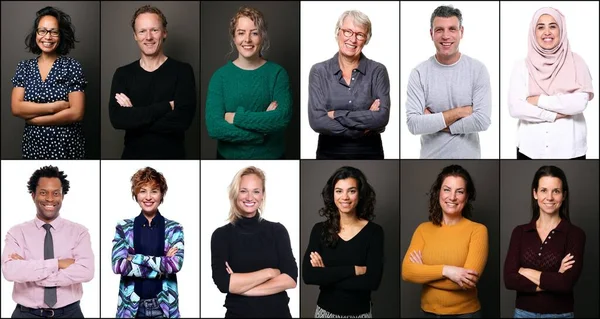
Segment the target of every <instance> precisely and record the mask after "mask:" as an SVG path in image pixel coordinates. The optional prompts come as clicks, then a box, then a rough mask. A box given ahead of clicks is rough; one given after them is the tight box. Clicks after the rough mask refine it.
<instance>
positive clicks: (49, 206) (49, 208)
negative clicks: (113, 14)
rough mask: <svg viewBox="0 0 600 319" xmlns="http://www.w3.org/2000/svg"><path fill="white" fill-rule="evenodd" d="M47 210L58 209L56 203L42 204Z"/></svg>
mask: <svg viewBox="0 0 600 319" xmlns="http://www.w3.org/2000/svg"><path fill="white" fill-rule="evenodd" d="M42 207H44V209H45V210H54V209H56V204H42Z"/></svg>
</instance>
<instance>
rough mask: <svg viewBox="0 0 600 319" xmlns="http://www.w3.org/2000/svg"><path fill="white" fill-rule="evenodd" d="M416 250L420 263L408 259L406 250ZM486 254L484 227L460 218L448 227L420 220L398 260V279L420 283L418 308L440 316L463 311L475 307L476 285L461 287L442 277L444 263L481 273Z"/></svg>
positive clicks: (468, 310) (486, 240) (477, 306)
mask: <svg viewBox="0 0 600 319" xmlns="http://www.w3.org/2000/svg"><path fill="white" fill-rule="evenodd" d="M415 250H420V251H421V254H422V256H423V264H415V263H413V262H411V261H410V259H409V255H410V252H412V251H415ZM487 256H488V234H487V228H486V227H485V226H484V225H482V224H479V223H476V222H473V221H470V220H468V219H466V218H462V219H461V220H460V221H459V222H458V223H456V224H454V225H451V226H448V225H444V224H442V226H435V225H434V224H433V223H431V222H426V223H422V224H421V225H419V227H417V230H415V233H414V234H413V237H412V240H411V242H410V246H409V247H408V251H407V252H406V255H405V256H404V260H403V261H402V279H403V280H405V281H409V282H413V283H418V284H423V290H422V291H421V308H422V309H423V311H426V312H432V313H435V314H440V315H450V314H464V313H471V312H475V311H477V310H479V309H480V308H481V305H480V304H479V299H478V298H477V288H473V289H467V290H463V289H462V288H461V287H460V286H459V285H457V284H456V283H454V282H453V281H451V280H450V279H447V278H445V277H443V276H442V269H443V267H444V265H450V266H458V267H463V268H467V269H473V270H475V271H477V272H478V273H479V274H480V278H481V274H482V273H483V269H484V268H485V263H486V261H487Z"/></svg>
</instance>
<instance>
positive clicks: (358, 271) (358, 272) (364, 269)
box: [354, 266, 367, 276]
mask: <svg viewBox="0 0 600 319" xmlns="http://www.w3.org/2000/svg"><path fill="white" fill-rule="evenodd" d="M354 273H355V274H356V275H357V276H362V275H364V274H366V273H367V266H354Z"/></svg>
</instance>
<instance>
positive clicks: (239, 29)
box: [235, 28, 258, 31]
mask: <svg viewBox="0 0 600 319" xmlns="http://www.w3.org/2000/svg"><path fill="white" fill-rule="evenodd" d="M235 31H246V29H242V28H237V29H235ZM250 31H258V28H254V29H250Z"/></svg>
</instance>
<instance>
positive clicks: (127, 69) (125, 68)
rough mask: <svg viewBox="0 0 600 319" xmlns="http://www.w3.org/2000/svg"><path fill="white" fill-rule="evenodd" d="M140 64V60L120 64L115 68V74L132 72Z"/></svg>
mask: <svg viewBox="0 0 600 319" xmlns="http://www.w3.org/2000/svg"><path fill="white" fill-rule="evenodd" d="M139 65H140V61H139V60H135V61H133V62H131V63H129V64H125V65H123V66H120V67H118V68H117V70H116V71H115V74H130V73H133V72H134V71H135V70H136V69H137V68H139Z"/></svg>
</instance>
